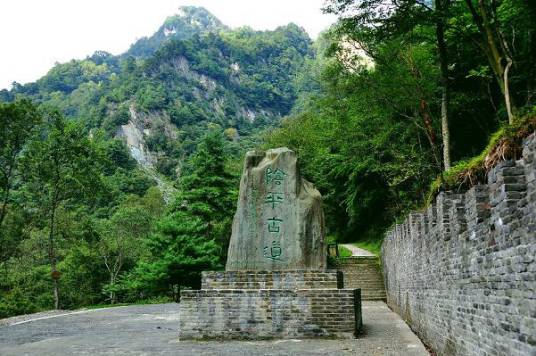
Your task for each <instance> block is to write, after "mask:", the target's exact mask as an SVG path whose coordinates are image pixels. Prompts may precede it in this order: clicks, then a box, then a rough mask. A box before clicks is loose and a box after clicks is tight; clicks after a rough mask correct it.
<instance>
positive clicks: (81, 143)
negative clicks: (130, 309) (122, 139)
mask: <svg viewBox="0 0 536 356" xmlns="http://www.w3.org/2000/svg"><path fill="white" fill-rule="evenodd" d="M47 119H48V121H47V123H46V125H45V127H44V128H43V130H42V132H41V135H40V137H39V139H36V140H34V141H32V142H31V144H30V145H29V146H28V148H27V150H26V152H25V154H24V173H25V180H26V182H27V189H28V193H29V195H30V196H31V202H32V205H33V207H34V208H35V209H36V210H37V211H38V212H39V215H40V217H41V218H42V219H43V221H45V222H44V224H43V230H42V231H43V232H45V231H46V234H47V239H46V244H45V245H46V249H47V255H48V260H49V264H50V268H51V277H52V280H53V294H54V308H56V309H58V308H59V307H60V294H59V277H60V274H59V272H58V269H57V264H58V251H57V248H58V247H57V245H58V241H57V240H58V239H59V238H62V237H63V236H62V234H60V233H59V232H58V212H59V211H60V209H62V210H69V209H71V208H72V204H69V203H70V202H72V201H74V200H83V199H85V198H86V197H88V196H90V195H95V193H96V192H97V189H96V188H97V187H98V186H99V183H100V177H101V175H100V172H99V159H98V153H97V151H96V150H95V147H94V146H93V143H92V141H91V140H90V139H89V136H88V134H87V133H86V132H85V130H83V128H82V126H81V125H80V124H79V123H76V122H73V121H70V122H67V121H65V119H64V118H63V117H62V115H61V114H59V113H58V112H56V111H52V112H49V113H48V115H47ZM39 221H41V220H40V219H36V222H37V223H39Z"/></svg>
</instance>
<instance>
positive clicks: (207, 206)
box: [131, 132, 236, 299]
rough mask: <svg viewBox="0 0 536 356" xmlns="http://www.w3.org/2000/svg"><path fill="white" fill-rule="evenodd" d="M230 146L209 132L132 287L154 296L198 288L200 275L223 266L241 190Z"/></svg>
mask: <svg viewBox="0 0 536 356" xmlns="http://www.w3.org/2000/svg"><path fill="white" fill-rule="evenodd" d="M224 145H225V142H224V140H223V136H222V134H221V133H219V132H209V133H208V134H207V135H206V136H205V137H204V138H203V140H202V142H201V143H200V144H199V145H198V149H197V151H196V153H195V154H194V155H193V156H192V158H191V159H190V160H189V162H188V163H187V168H186V174H185V175H184V176H183V177H182V178H181V182H180V185H179V186H180V192H179V194H178V196H177V199H176V201H175V203H174V204H173V206H172V207H171V208H170V211H169V212H168V214H167V215H166V216H165V217H163V218H162V219H161V220H160V221H159V222H158V223H157V225H156V229H155V230H156V231H155V233H153V234H152V235H151V236H150V237H149V238H148V241H147V246H148V249H149V252H150V255H151V258H150V260H149V261H147V262H144V263H140V264H139V265H138V268H137V269H136V271H135V273H134V275H133V276H131V282H132V286H131V288H134V289H138V290H144V291H148V292H149V293H150V294H160V293H162V292H170V291H171V292H172V294H173V296H174V298H175V299H177V297H178V292H179V291H180V288H181V287H192V288H198V287H199V286H200V273H201V271H203V270H213V269H219V268H221V267H222V262H223V259H224V256H225V253H224V251H225V252H226V250H227V244H228V239H229V236H230V226H231V215H232V211H233V209H232V205H233V202H234V199H235V196H236V192H234V191H233V190H232V189H231V183H232V180H231V175H229V174H228V173H227V172H226V169H225V149H224Z"/></svg>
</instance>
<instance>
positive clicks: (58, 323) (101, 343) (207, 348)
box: [0, 302, 428, 356]
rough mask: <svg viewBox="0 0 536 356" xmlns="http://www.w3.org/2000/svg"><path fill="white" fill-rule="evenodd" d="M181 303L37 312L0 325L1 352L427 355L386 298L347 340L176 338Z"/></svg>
mask: <svg viewBox="0 0 536 356" xmlns="http://www.w3.org/2000/svg"><path fill="white" fill-rule="evenodd" d="M179 318H180V315H179V305H178V304H155V305H134V306H127V307H116V308H106V309H96V310H88V311H78V312H72V313H69V314H63V315H50V316H48V317H47V316H41V315H40V316H39V318H37V319H35V320H32V319H27V320H25V321H22V322H18V323H16V324H13V325H9V326H0V355H3V356H8V355H43V356H45V355H188V356H189V355H233V356H235V355H237V354H238V355H244V356H245V355H408V356H412V355H415V356H417V355H428V353H427V351H426V350H425V348H424V346H423V345H422V343H421V342H420V340H419V339H418V338H417V337H416V336H415V334H413V333H412V332H411V330H410V329H409V327H408V326H407V325H406V324H405V323H404V322H403V321H402V320H401V319H400V317H399V316H398V315H397V314H395V313H393V312H392V311H391V310H389V309H388V308H387V306H386V305H385V303H383V302H363V322H364V334H363V335H362V336H361V337H360V338H358V339H348V340H319V339H313V340H311V339H309V340H273V341H251V342H249V341H228V342H216V341H210V342H193V341H180V340H179V339H178V325H179Z"/></svg>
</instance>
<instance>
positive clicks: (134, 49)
mask: <svg viewBox="0 0 536 356" xmlns="http://www.w3.org/2000/svg"><path fill="white" fill-rule="evenodd" d="M226 29H228V28H227V26H225V25H224V24H223V23H222V22H221V21H220V20H219V19H218V18H217V17H216V16H214V15H213V14H212V13H210V12H209V11H208V10H207V9H205V8H204V7H197V6H181V7H180V8H179V10H178V13H177V14H176V15H173V16H170V17H168V18H167V19H166V20H165V21H164V24H163V25H162V26H161V27H160V28H159V29H158V31H156V32H155V33H154V34H153V35H152V36H151V37H143V38H141V39H139V40H138V41H137V42H136V43H134V44H133V45H132V46H131V47H130V49H129V50H128V52H127V54H128V55H132V56H136V57H147V56H150V55H151V54H153V53H154V52H155V51H156V50H157V49H158V48H159V47H160V46H161V45H162V43H163V42H164V41H166V40H168V39H187V38H190V37H192V36H194V35H195V34H203V33H207V32H218V31H220V30H226Z"/></svg>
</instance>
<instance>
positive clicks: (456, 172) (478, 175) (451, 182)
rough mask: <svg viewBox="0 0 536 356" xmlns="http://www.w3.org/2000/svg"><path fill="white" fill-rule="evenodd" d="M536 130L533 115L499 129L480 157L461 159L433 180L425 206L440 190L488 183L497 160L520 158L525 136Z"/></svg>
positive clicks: (457, 189)
mask: <svg viewBox="0 0 536 356" xmlns="http://www.w3.org/2000/svg"><path fill="white" fill-rule="evenodd" d="M534 131H536V116H534V115H530V114H529V115H527V116H525V117H523V118H520V119H518V120H517V121H516V122H515V123H514V124H513V125H506V126H504V127H502V128H501V129H499V130H498V131H497V132H495V133H494V134H493V135H491V137H490V140H489V143H488V145H487V146H486V148H485V149H484V150H483V151H482V152H481V153H480V154H479V155H478V156H475V157H473V158H470V159H468V160H463V161H460V162H458V163H457V164H456V165H455V166H453V167H452V168H451V169H449V170H448V171H446V172H444V173H443V174H442V175H440V176H438V177H437V178H436V179H435V180H434V181H433V182H432V183H431V185H430V190H429V192H428V195H427V199H426V202H425V205H426V206H427V205H429V204H430V203H432V201H433V199H434V198H435V197H436V196H437V194H438V193H439V192H440V191H447V190H452V191H461V190H467V189H469V188H470V187H472V186H474V185H476V184H484V183H486V182H485V179H486V174H487V173H488V171H489V169H490V168H492V167H493V166H494V165H495V164H496V163H498V162H499V161H501V160H507V159H513V160H516V159H519V158H520V155H521V151H522V148H521V147H522V144H523V139H525V138H526V137H527V136H528V135H530V134H532V133H533V132H534Z"/></svg>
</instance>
